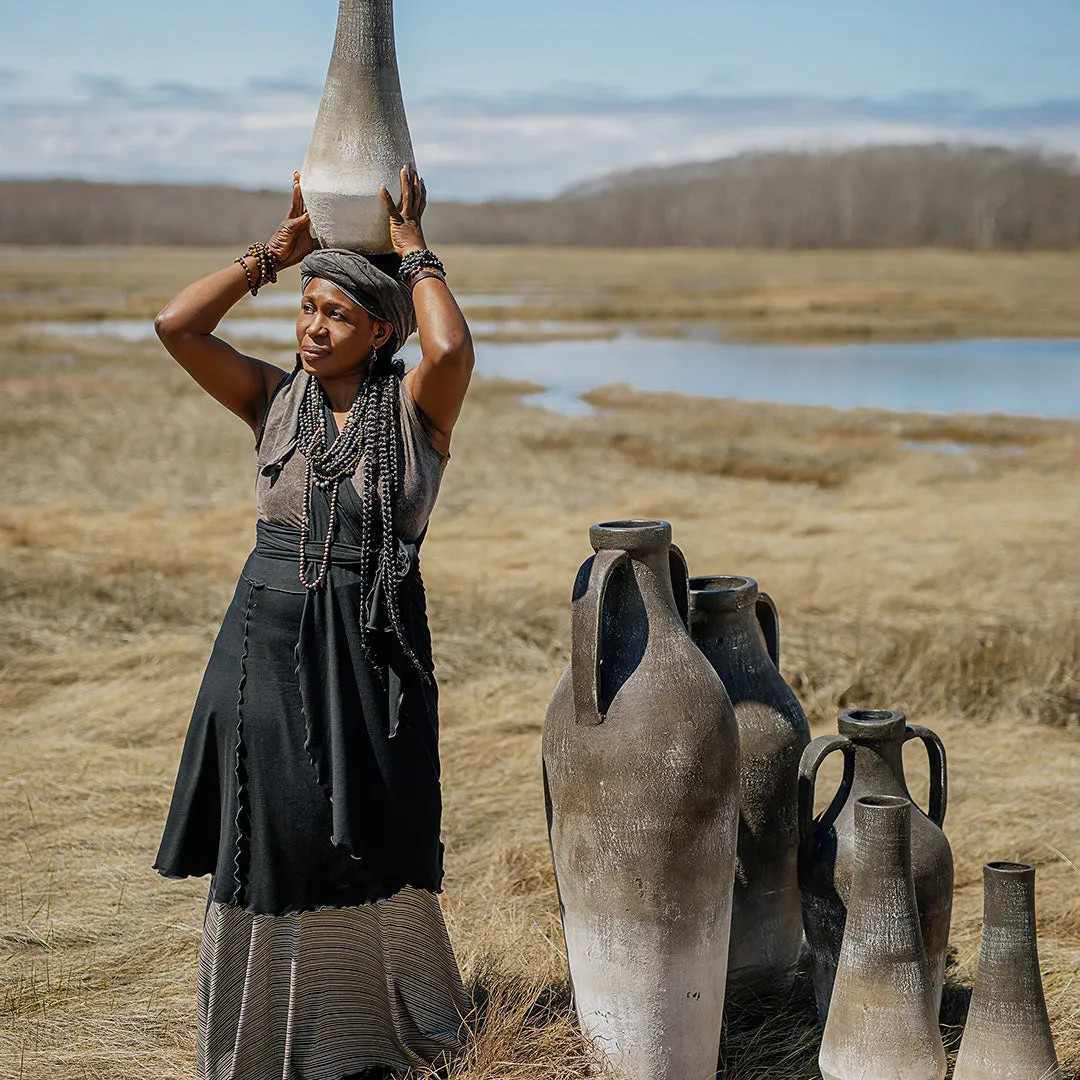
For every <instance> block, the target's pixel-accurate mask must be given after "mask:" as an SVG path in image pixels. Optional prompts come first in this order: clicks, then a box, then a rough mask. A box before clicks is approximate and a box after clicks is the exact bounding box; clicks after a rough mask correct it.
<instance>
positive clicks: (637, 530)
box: [589, 518, 671, 551]
mask: <svg viewBox="0 0 1080 1080" xmlns="http://www.w3.org/2000/svg"><path fill="white" fill-rule="evenodd" d="M589 540H590V541H591V543H592V546H593V550H594V551H602V550H604V549H609V550H610V549H616V550H623V551H641V550H647V549H649V548H656V547H662V546H665V545H667V544H670V543H671V525H670V524H669V523H668V522H666V521H661V520H659V519H657V518H623V519H620V520H617V521H601V522H600V523H599V524H597V525H593V526H592V527H591V528H590V529H589Z"/></svg>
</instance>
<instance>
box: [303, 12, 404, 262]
mask: <svg viewBox="0 0 1080 1080" xmlns="http://www.w3.org/2000/svg"><path fill="white" fill-rule="evenodd" d="M410 164H413V149H412V140H411V139H410V137H409V126H408V123H407V122H406V119H405V106H404V104H403V103H402V100H401V83H400V81H399V79H398V67H397V52H396V50H395V47H394V5H393V0H341V2H340V6H339V9H338V23H337V34H336V35H335V37H334V49H333V52H332V54H331V56H330V69H329V71H328V72H327V75H326V86H325V88H324V89H323V96H322V101H321V103H320V104H319V115H318V118H317V119H316V121H315V130H314V131H313V132H312V135H311V142H310V144H309V145H308V151H307V156H306V157H305V158H304V165H303V168H302V170H301V174H302V182H303V186H304V199H305V202H306V204H307V209H308V213H309V214H310V215H311V231H312V233H313V234H314V236H315V241H316V243H317V244H318V245H319V246H320V247H330V248H349V249H350V250H352V251H362V252H365V253H366V254H389V253H390V252H392V251H393V245H392V244H391V243H390V225H389V221H388V218H387V214H386V207H385V205H384V204H383V201H382V197H381V196H380V194H379V188H380V186H381V185H383V184H385V185H386V187H387V190H388V191H389V192H390V193H391V195H393V196H394V197H395V198H396V197H397V193H398V192H399V191H400V181H399V174H400V170H401V168H402V166H405V165H410Z"/></svg>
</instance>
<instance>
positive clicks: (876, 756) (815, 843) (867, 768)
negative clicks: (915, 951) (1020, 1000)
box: [799, 709, 953, 1020]
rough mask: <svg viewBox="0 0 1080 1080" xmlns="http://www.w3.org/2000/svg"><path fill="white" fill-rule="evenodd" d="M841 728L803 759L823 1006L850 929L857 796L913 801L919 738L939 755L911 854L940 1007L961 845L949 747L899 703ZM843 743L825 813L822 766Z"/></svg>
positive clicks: (808, 924)
mask: <svg viewBox="0 0 1080 1080" xmlns="http://www.w3.org/2000/svg"><path fill="white" fill-rule="evenodd" d="M838 727H839V732H840V733H839V735H822V736H820V737H819V738H817V739H814V741H813V742H812V743H810V745H809V746H808V747H807V748H806V749H805V750H804V751H803V756H802V761H801V762H800V765H799V819H800V833H801V838H800V850H799V889H800V892H801V895H802V906H803V926H804V928H805V930H806V941H807V944H808V946H809V948H810V963H811V971H812V973H813V977H814V994H815V997H816V999H817V1007H818V1013H819V1015H820V1016H821V1019H822V1020H824V1019H825V1018H826V1017H827V1016H828V1013H829V999H830V997H831V995H832V985H833V978H834V977H835V974H836V964H837V961H838V959H839V956H840V943H841V941H842V939H843V935H844V922H845V919H846V917H847V908H848V897H849V896H850V893H851V874H852V866H853V863H854V857H855V804H856V802H857V800H858V799H860V798H862V797H863V796H865V795H892V796H898V797H902V798H905V799H908V800H909V801H910V800H911V795H910V793H909V792H908V788H907V781H906V779H905V777H904V758H903V748H904V743H906V742H908V741H910V740H911V739H919V740H921V741H922V742H923V743H924V744H925V746H926V750H927V753H928V755H929V759H930V803H929V807H928V811H929V812H928V813H924V812H923V811H922V810H921V809H919V808H918V807H915V808H914V811H913V814H912V821H911V861H912V869H913V873H914V879H915V897H916V900H917V903H918V909H919V921H920V926H921V930H922V936H923V944H924V946H925V948H926V953H927V957H928V959H929V961H930V970H931V974H932V976H933V980H934V1000H935V1002H936V1006H935V1007H940V1005H941V991H942V985H943V983H944V979H945V953H946V949H947V947H948V943H949V923H950V921H951V918H952V894H953V859H952V849H951V848H950V846H949V841H948V840H947V839H946V838H945V834H944V833H943V832H942V830H941V826H942V823H943V822H944V820H945V809H946V805H947V798H948V771H947V765H946V760H945V747H944V746H943V745H942V742H941V740H940V739H939V738H938V737H937V735H936V734H934V732H932V731H931V730H930V729H929V728H924V727H919V726H917V725H914V724H908V723H907V722H906V719H905V716H904V714H903V713H902V712H900V711H898V710H890V709H854V710H850V711H848V712H842V713H840V716H839V719H838ZM836 750H839V751H840V752H841V753H842V754H843V755H844V759H845V761H844V780H843V782H842V784H841V785H840V790H839V791H838V792H837V793H836V795H835V797H834V798H833V800H832V802H831V803H830V805H829V807H828V808H827V809H826V810H825V811H824V812H823V813H822V814H821V816H820V817H819V818H818V819H817V820H816V821H815V820H814V817H813V812H814V784H815V780H816V778H817V772H818V768H819V767H820V765H821V763H822V762H823V761H824V760H825V758H826V757H827V756H828V755H829V754H830V753H832V752H833V751H836ZM912 805H913V806H914V804H912Z"/></svg>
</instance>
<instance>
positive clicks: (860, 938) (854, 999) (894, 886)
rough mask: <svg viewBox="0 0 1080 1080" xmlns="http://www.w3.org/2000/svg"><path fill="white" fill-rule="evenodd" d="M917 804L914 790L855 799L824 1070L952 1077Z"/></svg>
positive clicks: (857, 1079)
mask: <svg viewBox="0 0 1080 1080" xmlns="http://www.w3.org/2000/svg"><path fill="white" fill-rule="evenodd" d="M916 813H917V811H916V809H915V807H914V806H913V805H912V803H911V800H910V799H908V798H906V797H904V796H894V795H870V796H866V797H865V798H860V799H858V800H857V801H856V803H855V808H854V813H853V815H852V816H853V818H854V825H855V836H854V841H855V842H854V858H853V861H852V874H851V891H850V894H849V901H850V902H849V904H848V915H847V923H846V925H845V927H844V940H843V945H842V947H841V949H840V959H839V964H838V966H837V969H836V982H835V984H834V986H833V993H832V1005H831V1007H830V1009H829V1019H828V1021H827V1022H826V1024H825V1034H824V1035H823V1036H822V1040H821V1053H820V1054H819V1055H818V1065H819V1066H820V1068H821V1075H822V1077H823V1080H870V1078H872V1080H944V1076H945V1048H944V1046H943V1045H942V1042H941V1031H940V1029H939V1028H938V1022H937V1014H938V1003H937V998H936V991H935V989H934V979H933V975H932V973H931V970H930V964H929V962H928V961H927V958H926V951H925V950H924V949H923V942H922V932H921V931H920V929H919V913H918V910H917V908H916V903H915V881H914V878H913V876H912V861H911V851H912V849H911V842H912V835H913V834H912V819H913V818H914V816H915V814H916Z"/></svg>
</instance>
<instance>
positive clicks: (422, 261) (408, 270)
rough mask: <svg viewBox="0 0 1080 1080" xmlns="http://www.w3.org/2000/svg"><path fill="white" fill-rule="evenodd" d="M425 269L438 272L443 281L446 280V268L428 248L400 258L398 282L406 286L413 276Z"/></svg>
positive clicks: (411, 252)
mask: <svg viewBox="0 0 1080 1080" xmlns="http://www.w3.org/2000/svg"><path fill="white" fill-rule="evenodd" d="M425 269H430V270H438V271H439V273H440V274H442V275H443V279H444V280H445V278H446V267H445V266H443V264H442V260H441V259H440V258H439V256H438V255H436V254H435V252H434V251H432V250H431V249H430V248H419V249H418V250H416V251H410V252H409V253H408V254H407V255H404V256H402V259H401V266H400V267H398V280H399V281H401V282H403V283H404V284H406V285H407V284H408V283H409V278H411V277H412V276H413V274H416V273H418V272H419V271H420V270H425Z"/></svg>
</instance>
